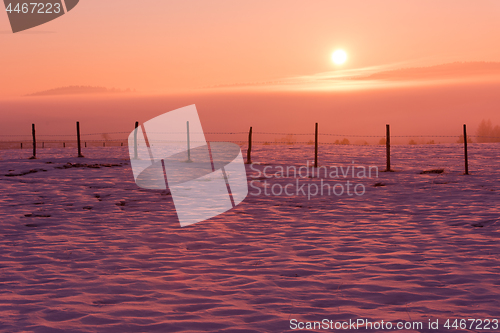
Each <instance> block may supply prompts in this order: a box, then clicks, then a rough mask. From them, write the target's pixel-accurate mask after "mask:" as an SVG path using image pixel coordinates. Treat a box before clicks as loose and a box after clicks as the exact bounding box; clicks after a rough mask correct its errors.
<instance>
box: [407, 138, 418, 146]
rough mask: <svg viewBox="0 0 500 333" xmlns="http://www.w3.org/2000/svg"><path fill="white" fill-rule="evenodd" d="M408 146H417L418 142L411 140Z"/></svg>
mask: <svg viewBox="0 0 500 333" xmlns="http://www.w3.org/2000/svg"><path fill="white" fill-rule="evenodd" d="M408 144H409V145H416V144H417V142H416V141H415V140H413V139H411V140H410V142H408Z"/></svg>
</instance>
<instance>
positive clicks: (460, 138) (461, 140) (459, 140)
mask: <svg viewBox="0 0 500 333" xmlns="http://www.w3.org/2000/svg"><path fill="white" fill-rule="evenodd" d="M467 142H468V143H472V142H473V141H472V138H471V137H470V136H468V135H467ZM457 143H464V135H463V134H462V135H460V136H459V137H458V140H457Z"/></svg>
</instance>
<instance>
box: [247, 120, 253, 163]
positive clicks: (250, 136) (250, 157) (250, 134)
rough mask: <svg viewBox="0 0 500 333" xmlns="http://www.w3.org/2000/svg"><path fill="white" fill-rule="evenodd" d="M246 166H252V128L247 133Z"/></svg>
mask: <svg viewBox="0 0 500 333" xmlns="http://www.w3.org/2000/svg"><path fill="white" fill-rule="evenodd" d="M247 164H252V126H250V131H248V150H247Z"/></svg>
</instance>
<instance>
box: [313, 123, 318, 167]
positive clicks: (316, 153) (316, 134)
mask: <svg viewBox="0 0 500 333" xmlns="http://www.w3.org/2000/svg"><path fill="white" fill-rule="evenodd" d="M314 167H315V168H317V167H318V123H316V127H315V130H314Z"/></svg>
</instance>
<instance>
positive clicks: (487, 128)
mask: <svg viewBox="0 0 500 333" xmlns="http://www.w3.org/2000/svg"><path fill="white" fill-rule="evenodd" d="M476 135H477V136H478V138H477V142H500V127H499V126H498V125H496V126H495V127H493V124H492V123H491V119H488V120H485V119H483V120H482V121H481V123H480V124H479V126H478V128H477V131H476ZM462 138H463V137H462Z"/></svg>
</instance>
